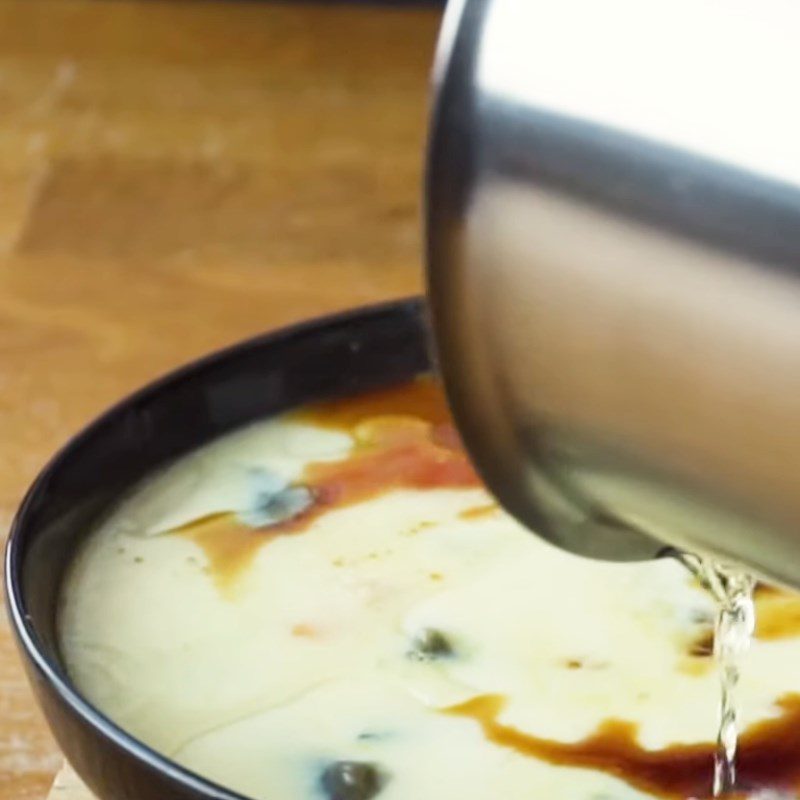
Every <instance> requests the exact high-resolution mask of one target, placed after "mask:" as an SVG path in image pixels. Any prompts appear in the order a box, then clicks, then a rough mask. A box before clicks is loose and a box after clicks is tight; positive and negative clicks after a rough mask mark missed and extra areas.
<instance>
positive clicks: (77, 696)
mask: <svg viewBox="0 0 800 800" xmlns="http://www.w3.org/2000/svg"><path fill="white" fill-rule="evenodd" d="M423 309H424V302H423V299H422V298H421V297H420V296H419V295H411V296H406V297H401V298H399V299H394V300H387V301H384V302H380V303H373V304H369V305H362V306H356V307H353V308H348V309H344V310H339V311H334V312H331V313H327V314H323V315H319V316H314V317H311V318H306V319H303V320H301V321H299V322H294V323H290V324H288V325H283V326H280V327H278V328H274V329H271V330H268V331H266V332H264V333H260V334H256V335H255V336H252V337H249V338H246V339H243V340H241V341H239V342H235V343H233V344H230V345H227V346H224V347H222V348H220V349H218V350H214V351H212V352H211V353H209V354H206V355H204V356H200V357H199V358H196V359H193V360H191V361H189V362H187V363H184V364H182V365H180V366H178V367H176V368H175V369H172V370H169V371H168V372H166V373H163V374H161V375H159V376H157V377H156V378H155V379H153V380H151V381H150V382H148V383H146V384H145V385H144V386H142V387H141V388H139V389H137V390H135V391H133V392H131V393H130V394H127V395H125V396H124V397H123V398H122V399H121V400H119V401H117V402H116V403H114V404H113V405H112V406H111V407H110V408H108V409H107V410H105V411H103V412H101V413H100V414H99V415H98V416H96V417H95V418H94V419H92V420H91V421H90V422H89V423H88V424H86V425H85V426H84V427H82V428H81V429H80V430H79V431H78V432H77V433H75V434H74V435H72V436H70V437H69V438H68V439H67V440H66V442H65V443H63V444H62V445H61V446H60V447H59V448H58V449H57V450H56V452H55V454H54V455H53V456H52V457H51V458H50V459H49V460H48V461H47V462H46V463H45V465H44V466H43V467H42V468H41V469H40V471H39V472H38V474H37V476H36V477H35V479H34V480H33V482H32V483H31V485H30V487H29V488H28V490H27V491H26V492H25V494H24V496H23V499H22V501H21V503H20V505H19V507H18V509H17V511H16V513H15V515H14V518H13V520H12V523H11V526H10V528H9V533H8V538H7V541H6V545H5V557H4V560H3V561H4V563H3V577H4V582H5V588H6V591H5V596H6V602H5V605H6V612H7V616H8V618H9V620H10V622H11V629H12V632H13V634H14V636H15V637H16V640H17V644H18V647H19V648H20V649H21V650H22V652H23V655H24V657H25V658H27V660H28V662H29V664H30V665H31V666H33V668H34V669H35V671H36V674H37V676H38V677H39V678H40V679H42V680H44V682H45V683H46V684H47V686H48V687H49V688H50V689H51V690H52V691H54V692H55V694H56V695H57V697H58V699H59V700H60V701H61V702H62V703H64V704H66V705H67V706H68V708H69V710H70V712H71V713H72V714H74V715H76V716H77V717H78V718H79V719H80V721H81V722H82V723H83V725H85V726H88V727H89V728H90V729H92V730H93V731H94V732H95V733H96V734H99V736H100V737H101V738H102V739H105V740H109V741H110V742H111V743H112V744H113V745H115V746H116V747H117V748H119V749H120V750H122V751H123V752H124V753H125V754H126V755H128V756H130V757H132V758H133V759H134V760H136V761H138V762H140V763H141V764H142V765H144V766H146V767H148V768H150V769H153V770H155V771H157V772H160V773H162V774H164V775H166V776H167V777H168V778H170V779H171V780H173V781H176V782H177V783H178V784H180V785H181V786H182V788H184V789H187V790H189V791H193V792H197V793H198V796H205V797H214V798H217V800H252V798H248V797H247V796H246V795H243V794H239V793H238V792H236V791H234V790H232V789H229V788H226V787H225V786H222V785H220V784H218V783H215V782H214V781H212V780H210V779H208V778H204V777H202V776H201V775H199V774H198V773H195V772H193V771H192V770H190V769H188V768H186V767H183V766H181V765H180V764H178V763H177V762H176V761H173V760H172V759H171V758H170V757H169V756H166V755H163V754H162V753H160V752H159V751H157V750H155V749H154V748H152V747H150V746H149V745H147V744H145V743H144V742H142V741H140V740H139V739H137V738H136V737H135V736H134V735H133V734H131V733H128V732H127V731H126V730H125V729H124V728H122V727H121V726H119V725H118V724H117V723H115V722H114V721H112V720H111V718H110V717H108V716H107V715H106V714H104V713H103V712H102V711H101V710H100V709H98V708H97V707H96V706H95V705H94V704H92V703H91V702H90V701H89V700H88V699H87V698H85V697H84V696H83V694H82V693H81V692H80V691H79V690H78V688H77V686H75V685H74V684H73V683H72V681H71V679H70V678H69V676H68V675H67V673H66V671H65V670H64V669H63V668H62V667H61V666H60V665H59V664H58V663H56V662H55V661H54V660H53V659H52V658H51V657H50V656H49V655H48V654H47V653H46V652H45V650H44V648H43V646H42V643H41V641H40V638H39V635H38V633H37V631H36V628H35V626H34V624H33V622H32V619H31V617H30V615H29V614H28V612H27V609H26V603H25V597H24V592H23V589H22V570H23V564H24V562H25V553H24V546H25V544H26V540H27V539H28V538H29V537H30V536H32V535H33V531H32V530H31V529H30V528H29V519H28V518H29V516H30V513H31V508H32V506H34V505H35V503H36V501H37V499H38V497H39V495H40V494H41V492H42V491H43V490H44V489H45V488H46V485H47V483H48V480H49V478H50V477H51V475H53V474H54V473H56V472H57V471H58V470H60V469H61V468H62V467H63V465H64V463H65V462H69V460H70V458H72V456H73V453H74V452H75V451H76V450H78V449H79V448H80V447H81V446H82V445H83V444H84V443H85V442H88V441H89V440H90V439H91V437H93V436H95V435H97V434H98V433H99V432H101V431H102V429H103V427H104V426H106V425H109V424H113V422H114V420H115V418H117V417H118V416H120V415H122V414H123V413H124V412H125V411H126V410H127V409H128V408H129V407H131V406H132V405H135V404H136V403H138V402H140V401H144V400H147V399H149V398H152V397H154V396H156V395H158V394H160V393H161V392H163V391H165V390H169V389H170V388H171V387H172V386H174V385H176V384H179V383H181V382H183V381H184V380H186V379H187V378H190V377H192V376H195V377H196V376H198V375H200V374H202V373H203V372H204V371H206V370H212V369H214V368H216V367H218V366H220V365H221V364H222V363H223V362H225V361H227V360H228V359H230V358H232V357H234V356H241V355H243V354H244V353H246V352H248V351H256V350H260V349H262V348H268V347H271V346H273V345H277V344H279V343H280V342H283V341H286V340H288V339H292V338H294V337H298V336H303V335H307V334H312V333H315V332H319V333H321V332H322V331H323V330H325V329H327V328H333V327H337V326H341V325H343V324H347V323H353V322H356V321H361V320H364V319H367V318H369V317H379V316H381V315H383V314H387V313H391V312H402V311H408V312H409V313H410V314H417V315H420V314H422V313H423ZM198 446H200V445H199V444H198Z"/></svg>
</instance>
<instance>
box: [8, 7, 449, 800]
mask: <svg viewBox="0 0 800 800" xmlns="http://www.w3.org/2000/svg"><path fill="white" fill-rule="evenodd" d="M437 23H438V14H437V12H435V11H433V10H425V9H420V8H417V9H415V10H402V9H398V8H395V9H388V8H371V7H369V6H364V5H354V6H349V7H348V6H339V7H337V6H332V5H331V4H329V3H326V4H319V5H307V4H299V3H291V2H288V3H282V4H275V5H270V4H267V3H265V4H257V3H242V4H238V3H231V2H225V3H210V2H203V3H174V4H172V3H158V2H143V3H136V2H129V1H126V0H117V1H116V2H85V1H84V0H53V1H52V2H47V0H37V1H36V2H31V1H30V0H7V1H5V2H4V1H3V0H0V442H2V445H1V446H0V525H2V529H3V530H7V528H8V524H9V522H10V520H11V517H12V515H13V513H14V509H15V507H16V506H17V504H18V502H19V500H20V497H21V495H22V493H23V491H24V490H25V488H26V486H27V485H28V484H29V483H30V481H31V480H32V479H33V477H34V476H35V474H36V472H37V471H38V470H39V468H40V467H41V466H42V465H43V463H44V462H45V460H46V459H47V458H48V456H49V455H50V454H51V453H52V452H53V450H54V449H55V448H57V447H58V446H59V445H60V444H61V443H63V442H64V441H65V439H66V438H67V437H68V436H69V435H70V434H71V433H72V432H74V431H75V430H77V429H78V428H80V427H81V426H82V425H83V424H84V423H86V422H87V421H89V420H90V419H91V418H92V417H93V416H95V415H96V414H97V413H98V412H99V411H101V410H102V409H103V408H104V407H105V406H107V405H108V404H110V403H111V402H113V401H114V400H115V399H117V398H119V397H120V396H122V395H124V394H126V393H127V392H128V391H130V390H131V389H133V388H135V387H137V386H138V385H140V384H142V383H143V382H145V381H147V380H149V379H151V378H153V377H155V376H156V375H158V374H160V373H162V372H164V371H165V370H168V369H170V368H172V367H174V366H176V365H178V364H180V363H182V362H185V361H187V360H189V359H192V358H194V357H195V356H198V355H200V354H202V353H204V352H206V351H209V350H212V349H214V348H218V347H220V346H222V345H225V344H227V343H230V342H233V341H235V340H237V339H240V338H242V337H246V336H249V335H251V334H254V333H257V332H259V331H262V330H264V329H267V328H271V327H273V326H277V325H282V324H284V323H286V322H289V321H292V320H296V319H298V318H301V317H308V316H311V315H315V314H320V313H323V312H326V311H330V310H332V309H337V308H344V307H347V306H353V305H358V304H362V303H368V302H373V301H376V300H380V299H384V298H389V297H393V296H400V295H406V294H410V293H413V292H416V291H418V290H419V288H420V266H419V245H420V226H419V202H418V201H419V192H420V183H419V181H420V168H421V149H422V143H423V136H424V125H425V110H426V109H425V105H426V91H427V75H428V70H429V64H430V59H431V55H432V49H433V42H434V37H435V31H436V26H437ZM59 763H60V758H59V756H58V752H57V750H56V748H55V746H54V744H53V742H52V740H51V739H50V737H49V735H48V733H47V732H46V730H45V728H44V726H43V723H42V721H41V719H40V716H39V714H38V712H37V711H36V709H35V707H34V705H33V702H32V699H31V696H30V694H29V692H28V689H27V686H26V685H25V683H24V680H23V677H22V673H21V670H20V667H19V664H18V660H17V656H16V653H15V651H14V648H13V645H12V642H11V640H10V635H9V631H8V626H7V624H6V623H5V619H4V618H3V620H2V621H1V622H0V800H12V799H13V800H26V798H37V800H38V799H39V798H43V797H44V796H45V794H46V792H47V788H48V786H49V783H50V781H51V780H52V776H53V774H54V773H55V771H56V770H57V768H58V766H59Z"/></svg>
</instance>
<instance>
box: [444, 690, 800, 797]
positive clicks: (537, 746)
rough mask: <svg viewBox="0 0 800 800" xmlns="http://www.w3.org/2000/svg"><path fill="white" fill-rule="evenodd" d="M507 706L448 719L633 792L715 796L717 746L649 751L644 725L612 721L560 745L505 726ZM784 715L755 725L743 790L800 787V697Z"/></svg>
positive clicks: (491, 702)
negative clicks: (641, 739) (640, 736)
mask: <svg viewBox="0 0 800 800" xmlns="http://www.w3.org/2000/svg"><path fill="white" fill-rule="evenodd" d="M504 706H505V699H504V698H503V697H502V696H499V695H483V696H481V697H476V698H474V699H472V700H468V701H467V702H465V703H462V704H461V705H458V706H453V707H451V708H448V709H446V710H445V712H444V713H446V714H448V715H450V716H454V717H463V718H466V719H472V720H474V721H475V722H477V723H478V724H479V725H480V726H481V729H482V730H483V734H484V736H485V737H486V738H487V739H488V740H489V741H490V742H492V743H494V744H496V745H498V746H500V747H505V748H508V749H511V750H514V751H516V752H517V753H519V754H521V755H524V756H530V757H533V758H537V759H540V760H541V761H545V762H547V763H549V764H555V765H559V766H567V767H583V768H587V769H594V770H599V771H602V772H605V773H607V774H609V775H613V776H614V777H616V778H619V779H620V780H622V781H624V782H625V783H627V784H628V785H629V786H632V787H633V788H636V789H639V790H641V791H644V792H649V793H651V794H655V795H658V796H661V797H664V798H670V800H672V798H676V800H677V798H681V800H686V798H697V799H698V800H700V799H701V798H710V797H711V796H712V786H711V777H712V774H713V764H714V752H715V749H716V748H715V745H714V744H712V743H711V742H708V743H706V742H703V743H697V744H676V745H670V746H669V747H665V748H663V749H660V750H646V749H644V748H643V747H642V746H641V745H640V744H639V743H638V742H637V739H636V734H637V727H636V725H635V724H633V723H631V722H626V721H624V720H614V719H611V720H606V721H605V722H603V723H602V724H601V725H600V726H599V727H598V728H597V730H596V731H595V732H594V733H592V734H590V735H589V736H587V737H586V738H585V739H582V740H580V741H578V742H556V741H553V740H551V739H545V738H541V737H538V736H533V735H530V734H527V733H523V732H522V731H519V730H517V729H515V728H513V727H510V726H507V725H504V724H503V723H502V722H499V721H498V718H499V716H500V714H501V713H502V711H503V708H504ZM777 706H778V709H779V710H780V714H779V715H778V716H776V717H774V718H771V719H766V720H763V721H761V722H758V723H756V724H755V725H752V726H750V727H749V728H748V729H747V730H745V731H744V733H743V734H742V736H741V739H740V749H739V752H738V754H737V765H738V775H739V777H738V791H740V792H742V793H743V794H736V795H728V797H730V798H733V797H745V796H746V795H747V792H750V791H754V790H763V789H765V788H770V789H780V790H784V791H785V790H789V791H796V790H797V789H798V788H800V695H797V694H789V695H785V696H784V697H782V698H781V699H780V700H779V701H778V702H777Z"/></svg>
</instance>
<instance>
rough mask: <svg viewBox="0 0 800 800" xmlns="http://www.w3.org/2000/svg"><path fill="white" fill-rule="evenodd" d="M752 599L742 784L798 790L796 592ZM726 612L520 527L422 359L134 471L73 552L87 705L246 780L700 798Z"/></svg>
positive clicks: (293, 789) (70, 641) (339, 795)
mask: <svg viewBox="0 0 800 800" xmlns="http://www.w3.org/2000/svg"><path fill="white" fill-rule="evenodd" d="M756 602H757V614H758V619H759V622H758V626H757V628H756V637H755V640H754V642H753V645H752V647H751V648H750V650H749V652H748V653H747V655H746V656H745V657H744V663H743V666H742V672H741V681H740V684H739V686H738V689H737V696H738V700H739V703H740V716H739V724H740V727H741V730H742V735H741V739H740V743H739V752H738V764H737V769H738V776H737V785H738V789H737V791H740V792H741V796H762V793H764V792H767V793H766V794H763V796H764V797H776V796H778V797H783V796H787V797H793V796H795V793H796V792H797V791H798V790H800V597H798V596H795V595H792V594H788V593H785V592H779V591H777V590H772V589H765V588H760V589H759V590H758V591H757V593H756ZM714 613H715V604H714V600H713V598H712V597H711V596H710V595H709V594H708V593H706V592H705V591H704V590H703V589H702V588H701V587H700V586H699V585H698V584H697V583H696V582H695V581H694V580H693V579H692V578H691V576H690V575H689V573H688V572H687V570H686V569H684V568H683V567H682V566H681V565H680V564H679V563H677V562H676V561H673V560H670V559H664V560H660V561H655V562H649V563H642V564H611V563H601V562H595V561H590V560H584V559H581V558H578V557H576V556H573V555H570V554H567V553H565V552H562V551H560V550H557V549H555V548H553V547H552V546H550V545H548V544H547V543H545V542H544V541H542V540H540V539H539V538H537V537H536V536H533V535H531V534H530V533H529V532H527V531H526V530H525V529H523V528H522V527H521V526H520V525H518V524H517V523H516V522H515V521H514V520H512V519H511V518H510V517H509V516H507V515H506V514H505V513H504V512H503V511H502V510H501V509H499V508H498V507H497V505H496V504H495V503H494V502H493V500H492V498H491V496H490V495H489V494H488V493H487V491H486V490H485V489H484V488H483V486H482V485H481V482H480V480H479V479H478V477H477V475H476V474H475V472H474V470H473V469H472V467H471V465H470V463H469V460H468V459H467V457H466V455H465V453H464V450H463V448H462V445H461V443H460V441H459V439H458V437H457V435H456V433H455V431H454V429H453V426H452V424H451V422H450V420H449V418H448V415H447V411H446V407H445V404H444V401H443V398H442V396H441V395H440V393H439V390H438V388H437V386H436V385H435V384H434V383H433V381H432V380H430V379H427V378H422V379H419V380H416V381H414V382H412V383H409V384H405V385H402V386H398V387H394V388H391V389H387V390H381V391H377V392H373V393H370V394H367V395H363V396H359V397H355V398H352V399H346V400H341V401H336V402H331V403H325V404H320V405H317V406H314V407H310V408H307V409H303V410H301V411H299V412H294V413H289V414H286V415H283V416H280V417H277V418H274V419H269V420H266V421H263V422H259V423H256V424H253V425H251V426H249V427H247V428H245V429H242V430H240V431H237V432H234V433H232V434H229V435H228V436H226V437H224V438H221V439H220V440H218V441H216V442H213V443H211V444H210V445H207V446H206V447H204V448H202V449H200V450H198V451H196V452H194V453H192V454H190V455H189V456H187V457H185V458H183V459H181V460H180V461H178V462H176V463H175V464H173V465H172V466H170V467H169V468H168V469H166V470H164V471H162V472H161V473H159V474H157V475H155V476H154V477H152V478H151V479H150V480H148V481H146V482H145V483H144V484H142V485H140V486H139V487H137V488H136V489H135V490H134V491H133V492H132V493H131V494H130V495H129V496H128V497H126V498H125V499H124V501H122V502H121V503H120V504H119V506H118V507H117V508H116V510H115V511H114V512H113V514H111V515H110V516H109V517H108V518H107V519H106V520H105V521H104V522H103V523H102V524H101V525H100V526H99V527H98V528H97V530H95V531H93V532H92V533H91V535H90V536H89V538H88V540H87V541H86V544H85V545H84V546H83V548H82V551H81V552H80V553H79V555H78V557H77V559H76V561H75V563H74V565H73V567H72V569H71V572H70V574H69V575H68V578H67V580H66V582H65V587H64V591H63V601H62V610H61V617H60V638H61V647H62V651H63V655H64V659H65V662H66V665H67V668H68V671H69V673H70V675H71V677H72V679H73V680H74V682H75V683H76V684H77V686H78V687H79V689H80V690H81V691H82V692H83V694H84V695H85V696H86V697H87V698H88V699H89V700H90V701H91V702H92V703H93V704H94V705H95V706H97V707H98V708H99V709H100V710H101V711H103V712H104V713H105V714H106V715H108V716H109V717H110V718H111V719H112V720H114V721H115V722H116V723H117V724H119V725H120V726H121V727H122V728H123V729H125V730H126V731H128V732H130V733H131V734H133V735H134V736H136V737H138V738H139V739H141V740H142V741H143V742H145V743H147V744H148V745H150V746H151V747H153V748H155V749H156V750H158V751H160V752H162V753H164V754H166V755H167V756H169V757H170V758H172V759H174V760H175V761H176V762H178V763H180V764H182V765H183V766H185V767H187V768H189V769H191V770H193V771H195V772H197V773H199V774H200V775H203V776H204V777H206V778H209V779H211V780H213V781H215V782H217V783H219V784H221V785H224V786H226V787H229V788H232V789H234V790H236V791H238V792H241V793H242V794H244V795H246V796H248V797H252V798H263V799H264V800H368V798H372V797H380V798H381V800H486V799H487V798H502V800H531V798H547V800H561V799H562V798H563V800H567V799H569V800H634V799H641V798H706V797H710V796H711V793H712V776H713V764H714V751H715V745H714V736H715V733H716V725H717V719H716V715H717V701H718V682H717V681H718V679H717V675H716V672H715V669H714V665H713V660H712V636H713V619H714ZM776 792H777V794H775V793H776Z"/></svg>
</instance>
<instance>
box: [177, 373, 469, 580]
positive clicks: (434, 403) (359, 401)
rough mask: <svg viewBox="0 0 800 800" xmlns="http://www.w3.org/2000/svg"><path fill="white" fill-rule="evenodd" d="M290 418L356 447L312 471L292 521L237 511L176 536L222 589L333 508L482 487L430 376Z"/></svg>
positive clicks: (306, 475) (185, 528)
mask: <svg viewBox="0 0 800 800" xmlns="http://www.w3.org/2000/svg"><path fill="white" fill-rule="evenodd" d="M290 419H293V420H296V421H301V422H307V423H309V424H316V425H318V426H321V427H327V428H333V429H336V430H343V431H346V432H348V433H350V434H351V435H352V436H353V437H354V440H355V446H354V448H353V450H352V452H351V453H350V455H349V456H348V457H346V458H344V459H342V460H341V461H323V462H313V463H310V464H308V465H307V466H306V468H305V470H304V472H303V475H302V477H301V478H300V483H302V484H303V485H305V486H307V487H308V488H309V489H311V492H312V494H313V498H314V502H313V503H312V505H311V506H310V507H309V508H308V509H307V510H306V511H304V512H303V513H302V514H300V515H298V516H296V517H294V518H293V519H290V520H287V521H286V522H282V523H278V524H275V525H270V526H269V527H268V528H263V529H253V528H248V527H247V526H245V525H243V524H242V523H241V522H240V521H239V520H238V519H237V518H236V516H235V515H234V514H232V513H225V514H215V515H212V516H209V517H206V518H204V519H201V520H197V521H195V522H192V523H190V524H188V525H185V526H183V527H181V528H179V529H177V530H176V531H174V533H176V534H178V535H180V536H183V537H184V538H187V539H189V540H191V541H193V542H194V543H195V544H197V545H198V546H199V547H200V548H201V549H202V550H203V552H204V553H205V555H206V558H207V561H208V569H209V571H210V573H211V574H212V575H213V577H214V580H215V581H216V583H217V585H218V586H219V587H220V588H222V589H225V588H229V587H230V586H231V585H232V583H233V582H234V581H235V580H236V578H237V577H238V576H239V575H240V574H241V573H242V571H243V570H244V569H246V567H247V566H248V565H249V564H250V562H251V561H252V559H253V558H254V557H255V555H256V553H258V552H259V550H260V549H261V548H262V547H264V546H265V545H267V544H268V543H269V542H271V541H273V540H274V539H275V538H277V537H278V536H285V535H288V534H297V533H302V532H304V531H305V530H307V529H308V528H309V526H310V525H311V524H312V523H313V522H314V521H315V520H317V519H318V518H319V517H321V516H323V515H324V514H326V513H328V512H330V511H332V510H334V509H338V508H344V507H347V506H351V505H355V504H357V503H361V502H363V501H365V500H369V499H371V498H373V497H377V496H379V495H381V494H384V493H386V492H390V491H393V490H399V489H418V490H425V489H442V488H444V489H468V488H476V487H480V486H481V485H482V484H481V481H480V479H479V478H478V476H477V474H476V472H475V470H474V469H473V467H472V465H471V464H470V462H469V459H468V458H467V455H466V453H465V451H464V449H463V447H462V445H461V442H460V440H459V438H458V435H457V434H456V432H455V429H454V428H453V425H452V423H451V422H450V417H449V414H448V411H447V406H446V404H445V401H444V397H443V396H442V393H441V391H440V390H439V389H438V387H437V386H436V384H435V382H434V381H433V380H432V379H430V378H420V379H418V380H415V381H411V382H409V383H406V384H402V385H400V386H396V387H393V388H391V389H384V390H380V391H377V392H372V393H368V394H365V395H361V396H358V397H354V398H349V399H345V400H341V401H334V402H332V403H327V404H320V405H317V406H312V407H309V408H307V409H303V410H301V411H299V412H296V413H295V414H293V415H291V417H290Z"/></svg>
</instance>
